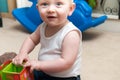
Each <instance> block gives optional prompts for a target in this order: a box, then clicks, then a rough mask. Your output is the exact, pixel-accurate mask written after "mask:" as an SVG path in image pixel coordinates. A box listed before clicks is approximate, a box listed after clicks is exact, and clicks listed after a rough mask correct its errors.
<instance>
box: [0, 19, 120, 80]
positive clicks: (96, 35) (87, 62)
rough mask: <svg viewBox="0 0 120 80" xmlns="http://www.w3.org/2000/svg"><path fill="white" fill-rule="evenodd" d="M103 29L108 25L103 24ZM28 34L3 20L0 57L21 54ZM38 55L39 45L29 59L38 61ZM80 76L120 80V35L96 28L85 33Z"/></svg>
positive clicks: (93, 79) (97, 79)
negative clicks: (20, 51)
mask: <svg viewBox="0 0 120 80" xmlns="http://www.w3.org/2000/svg"><path fill="white" fill-rule="evenodd" d="M113 25H114V24H113ZM102 26H108V25H106V23H104V25H102ZM114 26H115V25H114ZM99 27H101V25H100V26H99ZM29 34H30V33H28V31H27V30H26V29H25V28H24V27H22V26H21V25H20V24H19V23H18V22H17V21H15V20H11V19H7V18H4V19H3V27H2V28H0V55H1V54H3V53H4V52H12V51H13V52H16V53H18V52H19V48H20V46H21V44H22V42H23V40H24V39H25V38H26V37H27V36H28V35H29ZM38 51H39V45H38V46H37V47H36V48H35V50H34V51H33V52H32V53H31V55H30V57H31V58H33V59H35V58H37V53H38ZM81 72H82V73H81V77H82V80H120V33H119V32H110V31H104V30H99V29H94V28H91V29H88V30H87V31H85V32H83V54H82V71H81Z"/></svg>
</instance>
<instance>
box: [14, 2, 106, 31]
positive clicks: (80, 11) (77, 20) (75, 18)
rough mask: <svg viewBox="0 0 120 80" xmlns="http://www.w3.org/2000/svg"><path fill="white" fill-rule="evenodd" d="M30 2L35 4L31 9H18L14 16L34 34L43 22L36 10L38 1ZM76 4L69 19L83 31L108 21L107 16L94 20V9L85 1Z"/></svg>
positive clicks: (15, 10)
mask: <svg viewBox="0 0 120 80" xmlns="http://www.w3.org/2000/svg"><path fill="white" fill-rule="evenodd" d="M29 1H31V2H32V3H33V4H32V6H31V7H24V8H16V9H14V10H13V11H12V14H13V16H14V17H15V18H16V19H17V20H18V21H19V22H20V23H21V24H22V25H23V26H24V27H25V28H26V29H27V30H29V32H33V31H34V30H35V29H36V28H37V26H38V25H39V24H41V23H42V20H41V18H40V16H39V13H38V11H37V8H36V3H37V0H29ZM74 2H75V3H76V9H75V11H74V13H73V14H72V16H70V17H68V19H69V20H70V21H71V22H73V24H74V25H75V26H77V27H78V28H79V29H80V30H81V31H85V30H87V29H88V28H90V27H95V26H97V25H99V24H101V23H103V22H104V21H105V20H106V19H107V16H106V15H103V16H100V17H98V18H92V16H91V15H92V8H91V7H90V6H89V5H88V4H87V2H86V1H85V0H74Z"/></svg>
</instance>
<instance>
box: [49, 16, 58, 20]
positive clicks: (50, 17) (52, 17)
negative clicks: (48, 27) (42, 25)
mask: <svg viewBox="0 0 120 80" xmlns="http://www.w3.org/2000/svg"><path fill="white" fill-rule="evenodd" d="M47 18H48V19H54V18H56V17H55V16H48V17H47Z"/></svg>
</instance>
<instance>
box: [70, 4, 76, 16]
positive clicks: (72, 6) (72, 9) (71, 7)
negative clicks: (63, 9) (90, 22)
mask: <svg viewBox="0 0 120 80" xmlns="http://www.w3.org/2000/svg"><path fill="white" fill-rule="evenodd" d="M75 7H76V5H75V3H72V4H71V6H70V11H69V14H68V15H69V16H71V15H72V13H73V12H74V10H75Z"/></svg>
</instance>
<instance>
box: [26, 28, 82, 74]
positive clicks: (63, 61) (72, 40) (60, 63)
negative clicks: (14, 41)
mask: <svg viewBox="0 0 120 80" xmlns="http://www.w3.org/2000/svg"><path fill="white" fill-rule="evenodd" d="M80 36H81V35H80V34H79V33H78V32H77V31H75V30H74V31H71V32H69V33H68V34H67V36H66V37H65V39H64V41H63V44H62V55H61V57H60V58H58V59H56V60H50V61H31V62H30V63H27V64H25V66H31V69H32V70H33V69H36V70H42V71H44V72H47V73H55V72H61V71H64V70H67V69H69V68H70V67H71V66H72V65H73V64H74V62H75V60H76V57H77V54H78V51H79V44H80V41H81V39H80V38H81V37H80Z"/></svg>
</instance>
